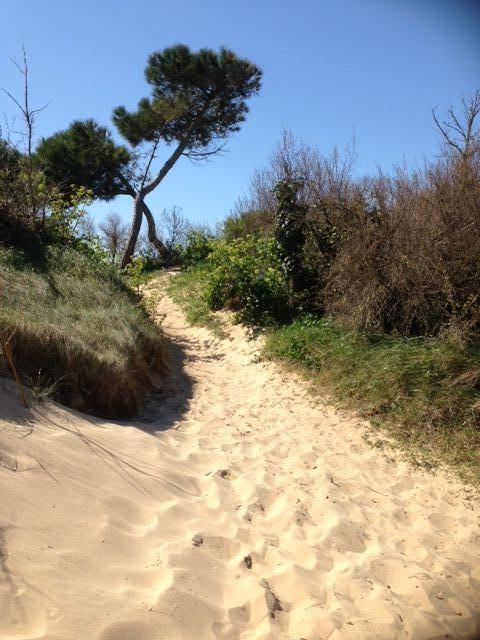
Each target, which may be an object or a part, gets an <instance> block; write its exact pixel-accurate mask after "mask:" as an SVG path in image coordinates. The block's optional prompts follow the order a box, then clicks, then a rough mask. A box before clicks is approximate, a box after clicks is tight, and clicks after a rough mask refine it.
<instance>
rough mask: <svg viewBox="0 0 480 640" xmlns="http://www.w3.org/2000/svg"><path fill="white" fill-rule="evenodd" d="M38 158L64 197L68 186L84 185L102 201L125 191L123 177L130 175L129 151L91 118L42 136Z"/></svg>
mask: <svg viewBox="0 0 480 640" xmlns="http://www.w3.org/2000/svg"><path fill="white" fill-rule="evenodd" d="M37 157H38V159H39V162H40V165H41V167H42V168H43V171H44V173H45V176H46V178H47V181H48V183H49V184H51V185H54V186H55V187H58V188H59V189H60V191H61V192H62V193H64V194H66V195H67V196H68V195H69V193H70V190H71V188H72V187H71V185H77V186H82V187H85V188H86V189H88V190H90V191H91V192H92V195H93V197H95V198H101V199H103V200H110V199H112V198H114V197H115V196H117V195H120V194H124V193H126V190H125V182H124V179H123V178H125V177H128V176H129V172H130V163H131V161H132V157H131V154H130V153H129V152H128V150H127V149H126V148H125V147H123V146H119V145H116V144H115V142H114V141H113V139H112V136H111V134H110V132H109V131H108V129H106V128H105V127H102V126H100V125H99V124H97V123H96V122H95V121H94V120H76V121H75V122H72V124H71V125H70V126H69V127H68V129H65V130H64V131H59V132H58V133H55V134H54V135H52V136H50V137H49V138H43V139H42V140H41V141H40V144H39V145H38V148H37Z"/></svg>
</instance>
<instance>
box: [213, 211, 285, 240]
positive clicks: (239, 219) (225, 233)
mask: <svg viewBox="0 0 480 640" xmlns="http://www.w3.org/2000/svg"><path fill="white" fill-rule="evenodd" d="M271 235H273V220H272V216H270V214H269V213H268V212H264V211H246V212H244V213H240V214H238V215H230V216H228V217H227V218H226V219H225V221H224V223H223V228H222V237H223V238H224V240H226V241H227V242H230V241H231V240H236V239H237V238H245V237H246V236H260V237H265V236H271Z"/></svg>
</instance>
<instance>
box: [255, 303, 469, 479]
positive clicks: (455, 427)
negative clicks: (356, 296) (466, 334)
mask: <svg viewBox="0 0 480 640" xmlns="http://www.w3.org/2000/svg"><path fill="white" fill-rule="evenodd" d="M266 349H267V353H269V354H271V355H273V356H276V357H279V358H282V359H285V360H287V361H289V362H292V363H295V364H297V365H299V366H300V367H301V368H303V370H304V371H305V372H306V374H307V376H308V377H309V379H311V380H312V381H313V382H314V383H315V384H316V385H318V386H319V387H320V388H322V389H325V388H327V389H329V390H331V391H332V392H333V395H334V398H335V399H337V400H339V401H341V402H344V403H346V404H347V405H349V406H351V407H354V408H355V409H358V408H360V409H361V410H362V411H363V413H364V414H365V415H366V416H368V417H370V418H371V419H372V420H373V422H374V423H375V422H380V423H381V425H382V426H385V427H386V428H387V429H388V431H389V433H391V434H392V435H393V436H394V437H395V438H396V439H398V440H399V441H401V442H402V443H403V445H404V446H406V447H407V448H411V451H412V452H413V453H415V452H416V453H417V454H418V452H419V451H420V452H423V454H424V455H425V456H426V459H427V460H430V461H432V460H434V461H435V460H437V461H438V460H443V461H445V462H449V463H452V464H454V465H455V466H457V467H459V468H460V469H461V471H462V473H463V474H464V476H465V477H466V478H468V479H471V480H472V479H476V480H477V481H478V480H479V479H480V478H479V477H478V470H479V469H480V454H479V452H480V431H479V430H478V424H479V420H480V413H479V412H480V352H479V351H478V349H474V348H466V347H462V346H459V345H458V343H456V342H450V341H448V340H443V339H440V338H401V337H392V336H386V335H384V334H383V335H382V334H377V335H372V334H366V333H359V332H356V331H349V330H346V329H345V328H343V327H342V326H341V325H339V324H338V323H336V322H334V321H332V320H329V319H327V318H323V319H315V318H313V317H311V316H309V317H306V318H304V319H301V320H297V321H295V322H293V323H292V324H291V325H289V326H287V327H283V328H281V329H278V330H276V331H273V332H271V333H270V334H269V336H268V338H267V345H266Z"/></svg>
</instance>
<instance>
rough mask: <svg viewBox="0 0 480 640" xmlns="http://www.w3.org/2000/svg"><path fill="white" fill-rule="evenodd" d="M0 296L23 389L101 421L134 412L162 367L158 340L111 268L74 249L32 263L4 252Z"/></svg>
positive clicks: (0, 328) (2, 326) (4, 330)
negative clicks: (45, 396) (47, 397)
mask: <svg viewBox="0 0 480 640" xmlns="http://www.w3.org/2000/svg"><path fill="white" fill-rule="evenodd" d="M0 291H1V297H0V335H1V337H2V339H3V341H4V343H7V349H8V348H9V349H10V351H11V353H12V356H13V361H14V364H15V367H16V369H17V371H18V374H19V376H20V378H21V380H22V382H23V383H24V384H25V385H26V386H27V387H29V388H30V389H32V390H33V391H34V392H35V393H37V395H45V394H48V395H51V396H53V397H54V398H56V399H58V400H60V401H62V402H63V403H65V404H67V405H69V406H71V407H73V408H75V409H78V410H81V411H85V412H89V413H93V414H96V415H100V416H104V417H126V416H128V415H131V414H132V413H134V412H135V411H136V410H137V409H138V407H139V405H140V403H141V402H142V400H143V398H144V396H145V394H146V393H147V392H148V390H149V389H151V388H152V385H153V375H154V374H155V373H156V372H159V371H161V369H162V349H163V345H162V335H161V332H160V329H159V328H158V327H157V326H156V325H155V324H154V323H153V322H152V321H151V320H150V319H149V317H148V315H147V313H146V311H145V309H144V308H143V307H142V305H141V301H140V299H139V298H138V297H137V296H136V295H135V294H133V293H132V292H131V291H130V290H129V289H128V288H127V286H126V285H125V283H124V282H123V280H122V279H121V278H120V276H119V275H118V273H116V272H115V271H114V270H113V269H112V268H111V267H109V266H108V265H106V264H104V263H102V262H100V261H98V260H95V259H93V258H92V257H90V256H88V255H86V254H85V253H83V252H82V251H78V250H76V249H75V248H66V247H47V248H46V249H45V250H44V251H43V253H42V255H41V256H40V257H39V256H36V257H35V259H34V258H32V255H31V253H30V252H28V251H25V250H22V249H20V248H18V247H17V248H6V247H3V248H0ZM3 373H7V374H11V371H10V368H9V367H8V362H7V360H6V358H4V361H3Z"/></svg>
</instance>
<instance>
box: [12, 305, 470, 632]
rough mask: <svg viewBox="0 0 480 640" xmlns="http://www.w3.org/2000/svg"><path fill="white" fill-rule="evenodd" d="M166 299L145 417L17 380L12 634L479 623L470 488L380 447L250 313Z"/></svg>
mask: <svg viewBox="0 0 480 640" xmlns="http://www.w3.org/2000/svg"><path fill="white" fill-rule="evenodd" d="M160 311H161V312H162V313H164V314H166V317H165V320H164V322H163V327H164V329H165V331H166V333H167V334H168V335H169V336H171V338H172V339H173V341H174V345H173V346H172V353H171V366H172V373H173V375H172V377H171V378H170V380H169V382H168V386H167V388H165V390H164V391H163V392H162V393H161V394H158V395H157V396H156V397H154V398H153V399H152V401H151V403H150V406H148V407H147V409H146V411H145V415H144V416H143V417H142V419H141V420H139V421H138V422H136V423H130V424H128V425H126V424H121V425H119V424H114V423H111V422H107V423H106V422H102V421H99V420H91V419H86V418H85V417H84V416H81V415H78V414H75V413H74V412H71V411H67V410H64V409H63V408H61V407H57V406H55V405H47V406H44V407H40V408H38V409H36V410H34V411H33V412H25V411H23V410H21V409H20V408H19V406H18V402H17V399H16V396H15V394H14V390H13V388H12V385H11V384H10V383H8V382H1V381H0V419H1V420H0V486H1V492H2V494H1V500H0V639H2V640H6V639H9V640H13V639H22V640H27V639H33V638H45V639H48V640H80V638H82V639H89V640H90V639H92V640H96V639H101V640H157V639H158V640H160V639H162V640H163V639H165V640H177V639H179V640H180V639H182V640H204V639H205V640H206V639H221V640H253V639H255V640H260V639H267V638H272V639H284V638H285V639H289V640H301V639H304V640H320V639H326V638H329V639H331V640H334V639H350V638H352V639H353V638H355V640H364V639H365V640H367V639H368V640H373V639H375V638H378V639H379V640H389V639H390V638H392V639H394V638H413V639H416V640H426V639H427V638H428V639H433V638H454V639H458V638H474V637H475V632H476V631H478V629H477V626H476V625H477V622H478V619H479V611H480V562H479V558H480V529H479V521H478V501H476V500H475V499H474V498H473V497H471V496H470V497H469V493H468V490H467V489H466V488H464V487H463V486H462V485H461V484H459V483H457V482H455V481H452V480H451V479H447V478H446V477H445V476H443V475H437V476H436V477H434V476H432V475H428V474H426V473H424V472H421V471H419V470H413V469H412V468H410V467H409V466H408V465H407V464H406V463H404V462H401V461H399V460H397V459H395V457H394V456H393V455H392V454H391V453H389V452H388V451H386V450H385V451H382V450H380V449H376V448H371V447H369V446H367V445H366V444H365V443H364V441H363V440H362V428H361V426H359V425H357V424H355V423H354V422H353V421H352V420H351V419H347V418H345V417H342V416H341V415H339V414H338V413H336V412H335V411H334V410H333V409H331V408H329V407H328V406H324V405H322V404H321V403H319V402H318V401H314V400H313V399H312V398H310V397H309V396H308V394H306V393H305V391H304V385H303V383H301V382H299V381H295V380H292V376H291V375H290V374H289V375H287V374H285V373H282V371H281V370H280V369H279V368H278V367H276V366H275V365H274V364H272V363H266V362H261V361H260V362H259V361H258V358H257V357H256V356H257V346H256V345H255V344H254V343H253V342H248V341H247V340H246V339H245V335H244V332H243V330H242V329H241V328H238V327H236V328H234V329H233V330H232V332H231V336H230V338H229V339H225V340H219V339H217V338H215V337H214V336H213V335H212V334H211V333H210V332H209V331H208V330H206V329H202V328H192V327H189V326H188V325H187V324H186V322H185V320H184V318H183V316H182V314H181V312H180V311H179V310H178V308H177V307H176V306H175V305H174V304H173V303H172V302H171V300H170V299H168V298H166V297H165V298H163V299H162V301H161V302H160ZM182 360H183V362H182ZM2 385H3V386H2ZM15 469H16V471H15Z"/></svg>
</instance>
